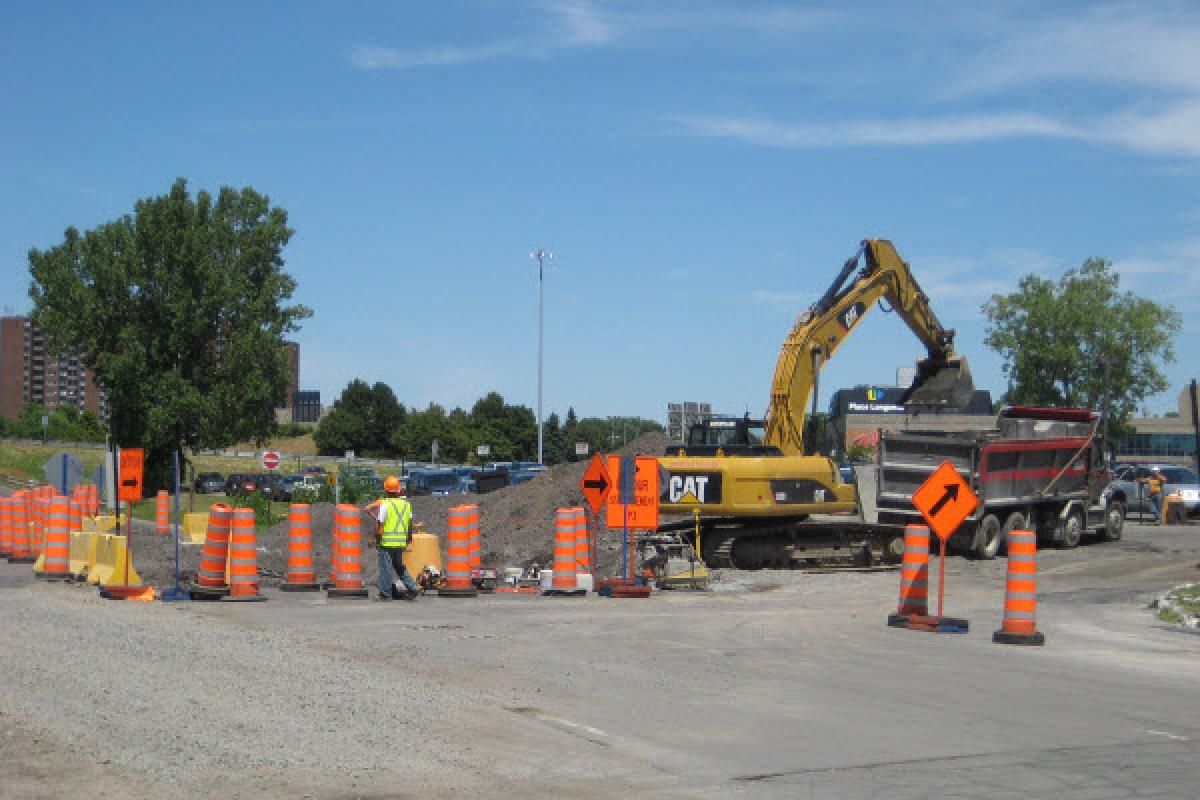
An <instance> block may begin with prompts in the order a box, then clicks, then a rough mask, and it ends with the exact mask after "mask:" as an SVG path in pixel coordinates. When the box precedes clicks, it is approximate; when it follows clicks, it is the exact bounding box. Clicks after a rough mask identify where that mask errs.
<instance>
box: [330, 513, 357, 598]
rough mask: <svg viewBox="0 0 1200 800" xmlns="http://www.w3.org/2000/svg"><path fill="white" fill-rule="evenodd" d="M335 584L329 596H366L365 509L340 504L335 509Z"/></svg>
mask: <svg viewBox="0 0 1200 800" xmlns="http://www.w3.org/2000/svg"><path fill="white" fill-rule="evenodd" d="M333 537H334V540H335V541H336V543H337V547H336V548H335V549H334V552H333V586H331V587H329V588H328V589H326V595H327V596H328V597H366V596H367V587H366V586H365V585H364V583H363V565H362V511H361V510H360V509H359V508H358V507H357V506H352V505H349V504H346V503H341V504H339V505H337V506H336V507H335V508H334V511H333Z"/></svg>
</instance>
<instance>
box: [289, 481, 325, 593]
mask: <svg viewBox="0 0 1200 800" xmlns="http://www.w3.org/2000/svg"><path fill="white" fill-rule="evenodd" d="M279 588H280V590H282V591H285V592H315V591H317V590H318V589H320V588H321V584H319V583H317V572H316V567H315V566H314V565H313V545H312V514H311V512H310V509H309V506H308V504H307V503H292V504H291V507H290V508H289V509H288V561H287V580H285V581H284V582H283V583H282V584H280V585H279Z"/></svg>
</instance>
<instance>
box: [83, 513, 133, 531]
mask: <svg viewBox="0 0 1200 800" xmlns="http://www.w3.org/2000/svg"><path fill="white" fill-rule="evenodd" d="M124 521H125V520H124V518H123V517H119V516H113V515H112V514H101V515H100V516H98V517H84V518H83V529H84V530H85V531H87V532H88V533H109V532H111V531H113V530H115V529H116V528H118V527H119V526H120V525H121V524H122V523H123V522H124Z"/></svg>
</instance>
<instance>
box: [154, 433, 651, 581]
mask: <svg viewBox="0 0 1200 800" xmlns="http://www.w3.org/2000/svg"><path fill="white" fill-rule="evenodd" d="M668 441H669V440H668V439H667V437H666V436H665V435H663V434H661V433H649V434H646V435H644V436H641V437H639V438H637V439H635V440H634V441H632V442H630V443H629V444H628V445H626V446H625V447H623V448H621V449H620V450H619V451H618V452H619V453H620V454H621V455H626V456H628V455H649V456H661V455H662V454H663V452H664V449H665V448H666V446H667V444H668ZM586 469H587V462H586V461H585V462H577V463H572V464H559V465H557V466H554V467H551V468H550V469H548V470H547V471H546V472H545V473H544V474H542V475H540V476H538V477H537V478H535V479H534V480H532V481H529V482H528V483H523V484H520V485H519V486H509V487H507V488H505V489H500V490H498V491H495V492H490V493H488V494H483V495H457V496H454V497H414V498H412V504H413V519H414V520H417V521H419V522H423V523H424V524H425V527H426V530H428V531H429V532H430V533H435V534H437V535H438V538H439V539H441V540H442V542H443V553H444V552H445V550H444V547H445V545H444V543H445V536H446V522H447V519H448V517H449V515H450V508H451V507H452V506H456V505H460V504H462V503H476V504H477V505H478V506H479V526H480V536H481V548H482V550H483V560H484V563H485V564H487V565H494V566H496V567H506V566H511V567H517V566H519V567H528V566H529V564H530V563H531V562H533V561H536V562H538V563H539V564H542V565H545V566H549V565H550V564H551V563H552V561H553V550H554V511H555V509H557V508H561V507H564V506H585V507H586V503H585V502H584V497H583V491H582V490H581V489H580V487H579V483H580V481H581V480H582V478H583V473H584V470H586ZM310 513H311V515H312V529H313V555H314V563H315V564H316V566H317V575H318V578H322V577H325V576H327V574H328V571H329V565H330V544H331V540H332V530H333V506H332V505H331V504H329V503H317V504H314V505H313V506H312V507H311V510H310ZM589 518H590V514H589ZM603 519H604V515H603V513H601V516H600V524H599V525H598V528H597V546H596V552H597V560H598V561H599V565H598V566H599V569H598V570H597V574H599V575H601V576H607V575H611V574H613V573H614V571H615V568H616V565H617V563H618V561H619V551H618V546H619V543H620V541H621V537H622V531H620V530H612V531H610V530H609V529H608V528H607V527H606V526H605V525H604V524H603ZM372 524H373V523H371V522H370V521H369V520H365V521H364V526H363V528H364V530H363V540H364V543H365V542H366V541H367V539H368V534H369V532H370V531H371V530H373V528H372V527H371V526H372ZM287 542H288V525H287V520H286V519H284V520H282V521H280V522H277V523H276V524H274V525H272V526H271V527H269V528H267V529H265V530H263V531H261V532H260V533H259V535H258V568H259V573H260V575H261V580H262V583H263V585H264V586H275V585H278V584H279V583H280V582H282V580H283V579H284V577H285V576H286V574H287ZM200 550H201V548H200V547H199V546H196V545H185V546H182V547H180V568H181V569H182V570H183V571H184V572H187V573H195V571H196V569H197V568H198V567H199V565H200ZM133 554H134V565H135V567H136V568H137V569H138V570H139V571H140V572H141V573H142V577H143V579H144V580H145V581H146V582H147V583H152V584H155V585H168V584H170V583H171V580H172V575H173V573H174V565H175V546H174V538H173V537H171V536H159V535H158V534H156V533H154V526H153V525H152V524H150V523H141V522H138V523H135V526H134V537H133ZM363 575H364V579H365V581H366V583H367V585H368V586H373V585H374V583H375V579H376V576H377V575H378V565H377V563H376V557H375V551H374V550H372V549H371V548H370V547H369V546H364V549H363Z"/></svg>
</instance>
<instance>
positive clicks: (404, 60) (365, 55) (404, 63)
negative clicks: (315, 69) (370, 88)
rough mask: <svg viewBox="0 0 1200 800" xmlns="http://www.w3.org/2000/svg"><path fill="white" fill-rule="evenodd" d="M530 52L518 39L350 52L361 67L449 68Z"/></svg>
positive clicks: (369, 47)
mask: <svg viewBox="0 0 1200 800" xmlns="http://www.w3.org/2000/svg"><path fill="white" fill-rule="evenodd" d="M520 52H528V47H526V46H524V45H521V44H519V43H517V42H499V43H495V44H490V45H483V46H480V47H440V48H434V49H429V50H396V49H393V48H390V47H374V46H371V45H362V46H360V47H355V48H354V49H353V50H351V51H350V55H349V59H350V63H351V64H353V65H354V66H356V67H359V68H361V69H412V68H414V67H446V66H453V65H455V64H470V63H473V62H477V61H490V60H492V59H494V58H501V57H505V56H512V55H516V54H517V53H520Z"/></svg>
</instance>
